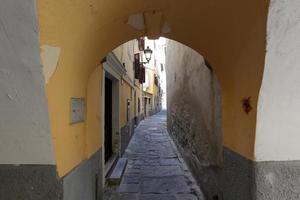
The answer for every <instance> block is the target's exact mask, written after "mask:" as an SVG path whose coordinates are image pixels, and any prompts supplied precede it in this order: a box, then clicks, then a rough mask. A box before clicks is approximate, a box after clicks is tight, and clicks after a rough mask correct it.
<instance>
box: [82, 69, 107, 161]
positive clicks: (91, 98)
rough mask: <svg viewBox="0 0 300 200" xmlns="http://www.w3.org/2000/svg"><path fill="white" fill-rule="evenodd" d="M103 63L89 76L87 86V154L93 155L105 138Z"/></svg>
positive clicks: (88, 155)
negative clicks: (103, 122)
mask: <svg viewBox="0 0 300 200" xmlns="http://www.w3.org/2000/svg"><path fill="white" fill-rule="evenodd" d="M102 72H103V69H102V65H101V66H99V67H97V68H96V69H95V70H94V72H92V74H91V75H90V77H89V80H88V86H87V118H86V156H87V157H90V156H92V155H93V154H94V153H95V152H96V151H97V150H98V149H99V147H100V146H101V144H102V141H103V138H102V135H103V130H102V129H103V124H102V120H103V119H102V115H103V113H102V111H103V108H102V99H103V92H102V81H103V80H102V79H103V73H102Z"/></svg>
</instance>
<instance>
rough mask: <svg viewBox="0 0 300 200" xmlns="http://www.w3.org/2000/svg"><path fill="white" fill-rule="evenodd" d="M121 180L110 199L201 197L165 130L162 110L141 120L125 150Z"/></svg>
mask: <svg viewBox="0 0 300 200" xmlns="http://www.w3.org/2000/svg"><path fill="white" fill-rule="evenodd" d="M124 157H127V158H128V165H127V168H126V170H125V174H124V176H123V179H122V182H121V184H120V186H119V187H117V188H107V190H106V191H110V195H109V197H106V199H109V200H110V199H111V200H117V199H120V200H203V199H204V198H203V195H202V193H201V190H200V189H199V187H198V186H197V184H195V181H194V179H193V177H192V175H191V173H190V172H189V170H188V168H187V167H186V164H185V163H184V161H183V159H182V157H181V156H180V155H179V153H178V151H177V150H176V147H175V145H174V143H173V142H172V140H171V138H170V136H169V135H168V133H167V131H166V115H165V112H161V113H158V114H156V115H154V116H152V117H149V118H147V119H145V120H144V121H142V122H141V123H140V125H139V126H138V127H137V128H136V130H135V134H134V136H133V138H132V140H131V142H130V144H129V146H128V148H127V150H126V153H125V155H124Z"/></svg>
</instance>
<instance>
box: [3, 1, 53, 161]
mask: <svg viewBox="0 0 300 200" xmlns="http://www.w3.org/2000/svg"><path fill="white" fill-rule="evenodd" d="M0 91H1V93H0V137H1V139H0V164H47V165H48V164H54V163H55V161H54V155H53V149H52V143H51V133H50V129H49V119H48V109H47V101H46V97H45V90H44V78H43V74H42V67H41V63H40V58H39V40H38V26H37V21H36V8H35V1H33V0H27V1H18V0H3V1H1V6H0Z"/></svg>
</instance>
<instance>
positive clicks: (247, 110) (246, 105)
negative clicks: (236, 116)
mask: <svg viewBox="0 0 300 200" xmlns="http://www.w3.org/2000/svg"><path fill="white" fill-rule="evenodd" d="M242 103H243V105H242V106H243V110H244V112H245V113H246V114H247V115H248V114H249V113H250V112H251V110H252V109H253V108H252V106H251V97H245V98H244V99H243V100H242Z"/></svg>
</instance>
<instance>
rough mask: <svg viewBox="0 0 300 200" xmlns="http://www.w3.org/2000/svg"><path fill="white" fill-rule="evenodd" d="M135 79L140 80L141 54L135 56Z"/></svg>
mask: <svg viewBox="0 0 300 200" xmlns="http://www.w3.org/2000/svg"><path fill="white" fill-rule="evenodd" d="M133 64H134V78H136V79H139V78H140V54H139V53H136V54H134V63H133Z"/></svg>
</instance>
